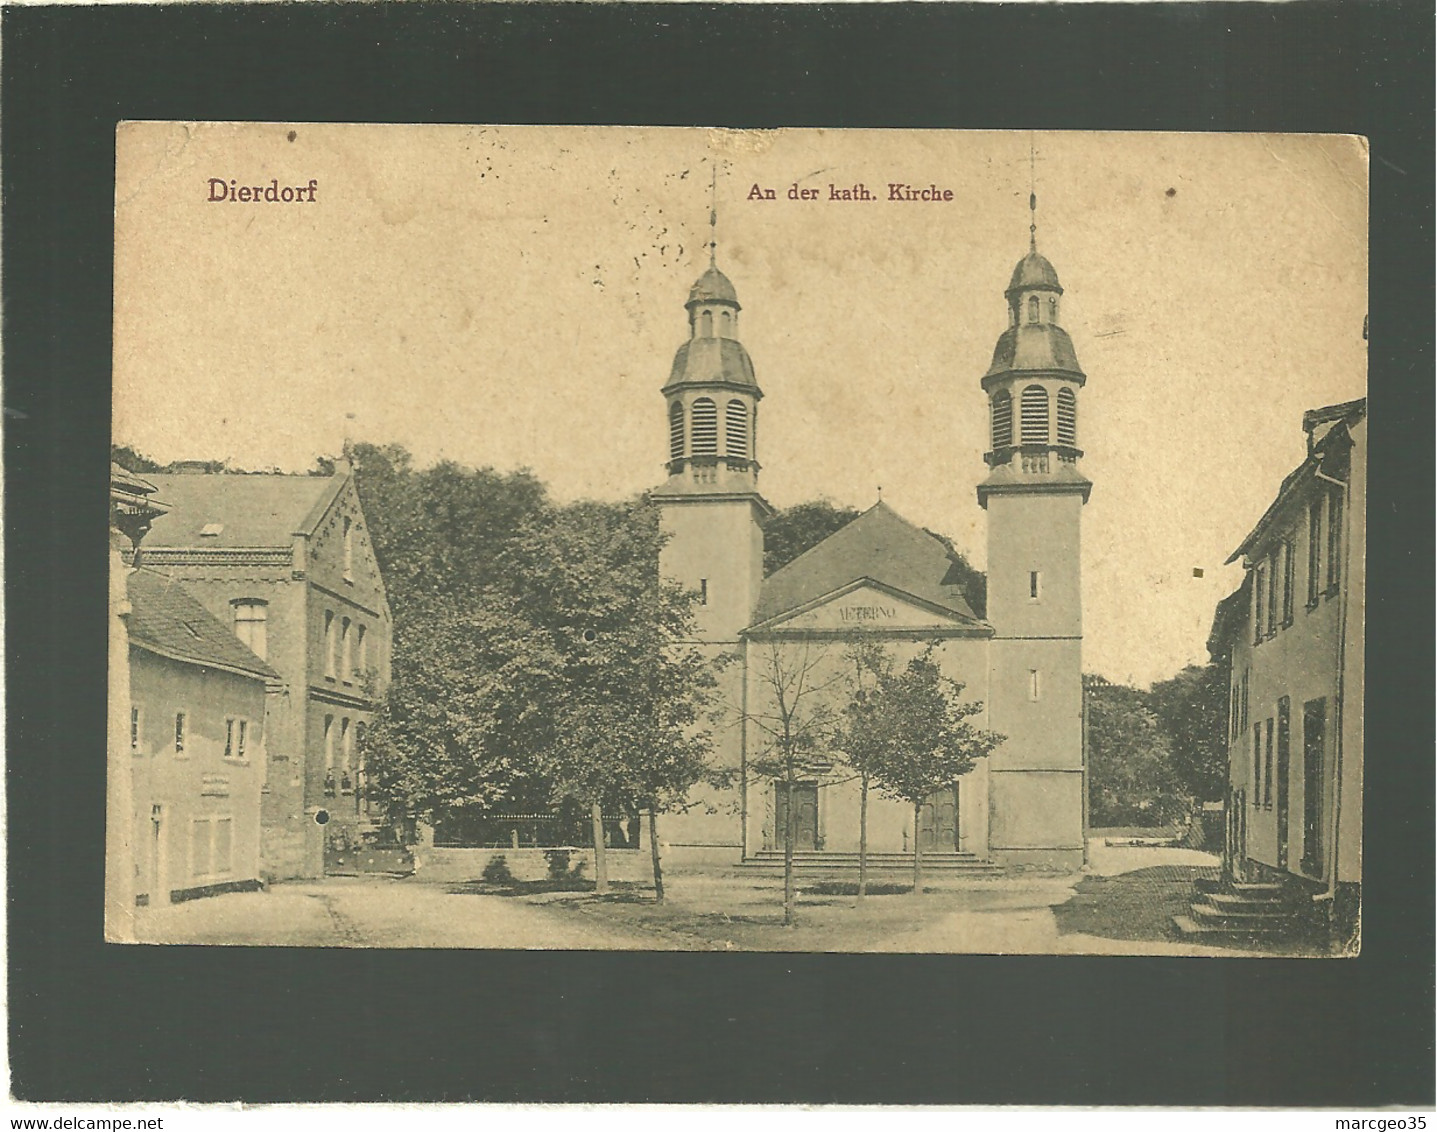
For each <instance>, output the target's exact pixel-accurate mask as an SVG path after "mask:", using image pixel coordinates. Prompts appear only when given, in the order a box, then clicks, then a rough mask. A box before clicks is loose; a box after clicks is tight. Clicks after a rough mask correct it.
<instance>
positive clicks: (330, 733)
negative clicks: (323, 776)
mask: <svg viewBox="0 0 1437 1132" xmlns="http://www.w3.org/2000/svg"><path fill="white" fill-rule="evenodd" d="M324 769H325V770H333V769H334V716H332V715H326V716H325V717H324Z"/></svg>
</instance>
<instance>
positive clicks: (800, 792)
mask: <svg viewBox="0 0 1437 1132" xmlns="http://www.w3.org/2000/svg"><path fill="white" fill-rule="evenodd" d="M774 790H775V791H777V793H778V797H777V798H776V800H775V802H776V804H775V805H774V808H773V812H774V815H775V817H776V821H775V823H774V828H773V843H774V845H775V847H777V848H779V849H782V848H783V834H784V828H785V826H786V824H787V822H788V788H787V787H786V786H785V785H784V784H783V783H782V782H778V783H775V784H774ZM793 808H794V814H795V821H796V825H795V828H794V832H793V847H794V849H795V850H797V851H799V852H804V851H806V850H807V851H811V850H814V849H817V848H818V787H817V786H813V785H795V786H794V788H793Z"/></svg>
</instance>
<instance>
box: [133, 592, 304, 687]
mask: <svg viewBox="0 0 1437 1132" xmlns="http://www.w3.org/2000/svg"><path fill="white" fill-rule="evenodd" d="M127 585H128V589H129V599H130V616H129V618H128V624H129V630H130V643H131V644H133V645H136V646H138V647H140V648H143V649H147V650H148V651H150V652H154V653H158V654H159V655H160V656H165V657H169V658H170V659H171V660H178V661H182V662H185V663H190V664H198V665H203V666H205V667H209V668H221V669H225V670H226V671H230V672H240V673H242V674H244V675H248V676H255V677H257V678H259V679H262V680H278V679H279V678H280V676H279V673H277V672H276V671H275V670H274V669H273V668H271V667H270V666H269V665H268V664H266V663H265V662H264V661H262V660H261V659H260V658H259V657H257V656H256V655H255V654H254V653H253V652H251V651H250V650H249V648H248V647H247V646H246V645H245V644H244V642H242V641H241V640H240V639H239V638H238V637H236V636H235V635H234V633H232V632H231V631H230V630H229V628H228V627H226V626H225V625H223V624H221V623H220V621H219V619H218V618H217V617H215V616H214V614H212V613H211V612H210V611H209V610H207V609H206V608H205V607H204V606H203V605H201V604H200V603H199V602H198V601H196V600H195V599H194V598H193V597H191V596H190V594H189V593H188V592H187V591H186V590H185V588H184V586H183V585H181V584H180V583H179V582H177V581H176V580H175V579H174V578H171V577H168V576H167V575H165V574H160V573H157V572H155V571H154V570H134V571H132V572H131V573H130V576H129V578H128V580H127Z"/></svg>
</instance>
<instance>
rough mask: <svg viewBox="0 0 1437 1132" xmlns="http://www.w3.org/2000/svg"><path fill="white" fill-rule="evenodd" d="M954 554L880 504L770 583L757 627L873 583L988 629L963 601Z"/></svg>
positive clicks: (755, 618) (762, 592)
mask: <svg viewBox="0 0 1437 1132" xmlns="http://www.w3.org/2000/svg"><path fill="white" fill-rule="evenodd" d="M956 565H957V564H956V562H955V560H954V557H953V555H952V553H951V552H950V551H949V550H948V548H947V547H946V546H944V545H943V543H942V542H940V541H939V540H938V539H936V538H935V537H934V536H933V535H930V534H929V533H928V532H927V531H925V530H922V529H921V528H919V527H915V526H914V525H913V524H912V523H910V522H909V521H908V520H907V519H905V518H903V517H902V516H901V515H899V514H898V512H896V511H894V510H893V508H891V507H889V506H888V504H886V503H875V504H874V505H873V506H872V507H870V508H869V509H868V510H867V511H865V512H864V513H863V514H862V515H860V516H858V518H856V519H854V520H853V521H852V522H851V523H849V524H848V525H847V526H845V527H842V528H840V529H839V530H837V531H835V532H834V533H833V534H831V535H829V536H828V537H827V538H826V539H824V540H823V541H822V542H820V543H819V544H818V545H817V546H814V547H811V548H810V549H809V550H807V551H805V552H804V553H803V554H800V555H799V556H798V557H797V558H795V559H794V560H793V561H792V562H790V563H789V564H788V565H786V566H784V567H782V568H781V569H779V570H775V571H774V572H773V573H772V574H770V575H769V576H768V577H767V578H765V579H764V582H763V588H762V589H761V590H760V591H759V597H758V608H757V609H756V610H755V611H754V615H753V623H754V624H755V625H757V624H761V623H762V622H765V621H769V620H771V619H773V618H775V617H778V616H779V615H780V614H783V613H787V612H789V611H790V610H793V609H797V608H798V607H799V606H802V605H805V604H807V603H809V602H811V601H815V600H817V599H818V598H821V597H824V596H825V595H827V594H831V593H833V592H834V591H835V590H838V589H841V588H842V587H844V586H846V585H848V584H849V583H851V582H855V581H858V580H860V579H864V578H867V579H870V580H871V581H874V582H878V583H880V584H881V585H885V586H888V587H889V588H891V589H894V590H898V591H900V592H902V593H905V594H910V595H912V596H913V597H916V598H919V599H921V600H922V601H925V602H928V603H929V604H930V605H935V606H938V607H939V608H941V609H943V610H945V611H947V612H949V613H951V614H953V615H954V616H956V617H959V618H962V619H964V620H967V621H970V622H972V623H973V624H974V625H982V624H983V622H982V620H981V619H980V618H979V617H978V616H977V615H976V614H975V613H974V612H973V609H972V607H971V606H969V604H968V601H967V599H966V598H965V597H964V596H963V586H962V579H961V576H960V574H959V572H958V570H957V568H956Z"/></svg>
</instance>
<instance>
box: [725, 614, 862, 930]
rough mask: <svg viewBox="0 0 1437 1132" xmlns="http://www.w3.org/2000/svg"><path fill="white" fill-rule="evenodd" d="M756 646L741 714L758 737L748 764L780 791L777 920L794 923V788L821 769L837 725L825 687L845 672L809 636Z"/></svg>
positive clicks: (835, 681)
mask: <svg viewBox="0 0 1437 1132" xmlns="http://www.w3.org/2000/svg"><path fill="white" fill-rule="evenodd" d="M750 647H751V648H753V649H755V650H756V651H759V657H758V663H757V665H756V667H755V670H754V671H755V675H756V677H757V679H758V682H759V685H760V687H761V688H762V693H761V695H760V697H759V704H758V707H757V708H756V709H753V710H751V711H749V712H748V713H747V714H746V715H745V719H744V723H745V725H748V724H752V725H753V727H754V729H755V730H756V731H757V733H758V742H757V745H756V749H755V752H754V755H753V757H752V758H751V760H750V762H749V767H750V769H751V770H752V771H753V772H754V773H755V774H757V775H759V776H761V777H763V778H767V779H769V780H770V781H772V782H773V783H775V784H776V785H777V787H778V788H779V789H780V790H781V791H782V792H783V800H784V815H785V820H784V821H783V823H782V826H783V828H782V829H781V830H779V831H778V832H779V833H780V834H781V835H782V837H783V923H784V926H785V927H792V926H793V924H794V922H795V918H796V917H795V912H794V905H795V897H796V890H795V885H794V878H793V855H794V842H795V840H796V838H797V833H798V818H797V807H796V806H795V805H794V787H795V786H797V785H799V784H800V783H801V782H803V781H804V780H806V779H809V778H811V777H813V775H815V774H821V773H825V772H826V770H827V767H826V766H825V765H824V759H823V754H824V753H825V752H826V751H827V750H828V749H829V748H830V746H831V741H832V740H833V738H834V736H835V734H836V732H837V731H838V728H839V717H838V712H837V711H836V710H835V708H834V706H833V704H832V702H831V698H830V696H829V692H830V690H831V689H832V688H833V687H834V685H835V684H837V683H839V682H840V681H842V680H843V679H844V677H845V673H843V672H842V671H839V672H837V673H834V672H831V671H830V672H825V669H826V668H828V667H829V656H828V650H827V649H826V648H824V647H822V646H815V645H814V644H813V643H811V642H809V641H797V642H793V643H786V642H781V641H769V642H765V643H764V644H762V645H760V644H754V645H751V646H750Z"/></svg>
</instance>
